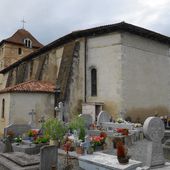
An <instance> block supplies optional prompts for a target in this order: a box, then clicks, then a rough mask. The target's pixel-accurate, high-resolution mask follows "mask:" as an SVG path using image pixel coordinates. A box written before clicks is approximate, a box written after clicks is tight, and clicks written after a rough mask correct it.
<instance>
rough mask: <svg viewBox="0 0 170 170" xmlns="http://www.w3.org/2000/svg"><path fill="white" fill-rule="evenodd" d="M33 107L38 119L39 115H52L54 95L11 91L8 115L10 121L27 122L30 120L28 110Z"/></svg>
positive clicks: (47, 116) (46, 116)
mask: <svg viewBox="0 0 170 170" xmlns="http://www.w3.org/2000/svg"><path fill="white" fill-rule="evenodd" d="M32 109H34V111H35V113H36V116H35V120H36V123H37V124H38V120H39V119H40V117H41V115H44V116H45V119H47V118H49V117H53V114H54V95H53V94H50V93H49V94H48V93H11V102H10V116H11V121H12V123H22V124H23V123H28V122H29V121H30V116H29V115H28V113H29V112H31V111H32Z"/></svg>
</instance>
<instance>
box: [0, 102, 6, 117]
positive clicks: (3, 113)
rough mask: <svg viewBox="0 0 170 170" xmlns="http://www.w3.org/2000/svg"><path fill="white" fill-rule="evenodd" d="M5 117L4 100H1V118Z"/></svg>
mask: <svg viewBox="0 0 170 170" xmlns="http://www.w3.org/2000/svg"><path fill="white" fill-rule="evenodd" d="M4 117H5V99H2V114H1V118H2V119H3V118H4Z"/></svg>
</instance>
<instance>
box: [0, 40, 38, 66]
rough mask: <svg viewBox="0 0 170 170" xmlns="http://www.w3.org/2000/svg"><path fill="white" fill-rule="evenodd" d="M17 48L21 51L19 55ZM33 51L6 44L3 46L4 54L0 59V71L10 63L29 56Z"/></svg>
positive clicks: (20, 46)
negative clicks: (1, 64) (0, 65)
mask: <svg viewBox="0 0 170 170" xmlns="http://www.w3.org/2000/svg"><path fill="white" fill-rule="evenodd" d="M18 48H21V49H22V53H21V54H20V55H19V54H18ZM34 50H35V49H33V48H26V47H23V46H22V45H15V44H10V43H6V44H5V45H4V46H3V53H4V54H3V58H1V60H0V63H1V62H2V59H3V60H4V62H3V66H2V67H1V68H0V69H2V68H4V67H7V66H9V65H11V64H12V63H14V62H16V61H17V60H19V59H21V58H22V57H24V56H26V55H28V54H30V53H31V52H33V51H34Z"/></svg>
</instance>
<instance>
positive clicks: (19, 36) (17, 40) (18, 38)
mask: <svg viewBox="0 0 170 170" xmlns="http://www.w3.org/2000/svg"><path fill="white" fill-rule="evenodd" d="M25 38H29V39H30V40H31V41H32V47H34V48H41V47H43V45H42V44H41V43H40V42H39V41H38V40H37V39H36V38H35V37H34V36H33V35H32V34H31V33H30V32H29V31H27V30H25V29H23V28H22V29H18V30H17V31H16V32H15V33H14V34H13V35H12V36H11V37H9V38H6V39H4V40H2V41H1V42H0V45H1V44H3V43H5V42H8V43H13V44H20V45H24V39H25Z"/></svg>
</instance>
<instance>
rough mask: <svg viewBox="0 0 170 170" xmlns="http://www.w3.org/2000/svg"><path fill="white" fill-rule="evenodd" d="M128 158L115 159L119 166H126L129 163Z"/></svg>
mask: <svg viewBox="0 0 170 170" xmlns="http://www.w3.org/2000/svg"><path fill="white" fill-rule="evenodd" d="M129 158H130V157H129V156H126V157H120V156H118V157H117V159H118V161H119V163H120V164H128V163H129Z"/></svg>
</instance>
